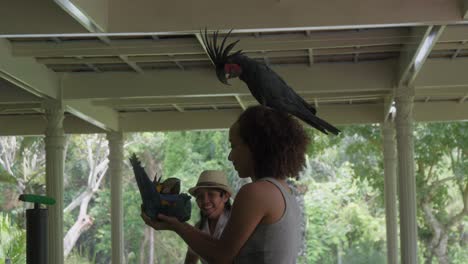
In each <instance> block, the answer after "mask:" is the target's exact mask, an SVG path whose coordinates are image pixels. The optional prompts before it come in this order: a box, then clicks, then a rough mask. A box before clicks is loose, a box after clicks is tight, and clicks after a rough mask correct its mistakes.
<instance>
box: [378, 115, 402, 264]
mask: <svg viewBox="0 0 468 264" xmlns="http://www.w3.org/2000/svg"><path fill="white" fill-rule="evenodd" d="M381 128H382V134H383V151H384V153H383V154H384V180H385V181H384V200H385V223H386V227H387V263H388V264H398V226H397V187H396V141H395V129H394V124H393V121H391V120H387V121H385V122H384V123H383V124H381Z"/></svg>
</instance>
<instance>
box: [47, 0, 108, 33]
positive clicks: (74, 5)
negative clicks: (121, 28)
mask: <svg viewBox="0 0 468 264" xmlns="http://www.w3.org/2000/svg"><path fill="white" fill-rule="evenodd" d="M54 2H55V3H56V4H57V5H58V6H60V7H61V8H62V9H63V10H64V11H65V12H67V13H68V14H69V15H70V16H71V17H73V18H74V19H75V20H76V21H77V22H78V23H80V24H81V25H82V26H83V27H84V28H86V29H87V30H88V31H89V32H90V33H102V32H104V31H105V27H106V22H107V10H108V7H107V3H108V2H107V1H70V0H54ZM90 14H93V15H94V18H93V17H92V16H91V15H90ZM96 21H99V22H100V23H97V22H96Z"/></svg>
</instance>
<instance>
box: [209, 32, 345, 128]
mask: <svg viewBox="0 0 468 264" xmlns="http://www.w3.org/2000/svg"><path fill="white" fill-rule="evenodd" d="M231 31H232V30H231ZM231 31H229V33H228V34H227V35H226V36H225V37H224V39H223V41H222V43H221V45H218V32H217V31H216V32H215V33H214V34H213V38H212V40H211V41H210V39H209V38H208V33H207V30H206V29H205V34H201V35H202V40H203V42H204V44H205V46H206V49H207V53H208V55H209V56H210V59H211V60H212V62H213V63H214V65H215V67H216V76H217V77H218V80H219V81H221V82H222V83H224V84H226V85H229V83H228V81H227V80H228V79H230V78H237V77H238V78H239V79H241V80H242V81H243V82H245V83H246V84H247V87H248V88H249V90H250V93H251V94H252V95H253V97H255V99H256V100H257V101H258V102H259V103H260V104H261V105H264V106H268V107H271V108H273V109H276V110H279V111H282V112H287V113H289V114H291V115H294V116H296V117H297V118H299V119H301V120H302V121H304V122H306V123H307V124H309V125H310V126H312V127H314V128H316V129H318V130H320V131H321V132H323V133H325V134H328V133H332V134H335V135H337V134H338V133H339V132H340V130H338V129H337V128H336V127H334V126H332V125H331V124H329V123H327V122H326V121H324V120H322V119H320V118H319V117H317V116H316V115H315V114H316V110H315V108H314V107H313V106H311V105H310V104H308V103H307V102H306V101H305V100H304V99H302V98H301V97H300V96H299V95H298V94H297V93H296V92H295V91H294V90H293V89H292V88H291V87H289V85H288V84H287V83H286V82H285V81H284V80H283V79H282V78H281V77H280V76H279V75H278V74H276V73H275V72H274V71H273V70H272V69H270V67H268V66H267V65H265V64H264V63H260V62H257V61H255V60H253V59H251V58H249V57H247V56H245V55H244V54H243V53H242V50H239V51H236V52H234V53H232V54H229V53H230V52H231V50H232V49H233V48H234V46H235V45H236V44H237V43H238V42H239V40H237V41H235V42H232V43H230V44H229V45H227V46H226V47H225V44H226V40H227V38H228V37H229V35H230V33H231Z"/></svg>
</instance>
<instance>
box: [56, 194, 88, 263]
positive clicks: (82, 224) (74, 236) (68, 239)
mask: <svg viewBox="0 0 468 264" xmlns="http://www.w3.org/2000/svg"><path fill="white" fill-rule="evenodd" d="M86 194H87V195H86V197H85V198H84V199H83V200H82V202H81V205H80V213H79V215H78V217H77V219H76V222H75V224H74V225H73V226H72V227H71V228H70V230H68V232H67V234H66V235H65V238H64V241H63V250H64V253H63V254H64V256H65V257H66V256H68V254H70V252H71V250H72V249H73V247H74V246H75V244H76V241H77V240H78V238H80V236H81V234H82V233H83V232H84V231H86V230H88V229H89V228H90V227H91V226H92V225H93V219H92V218H91V216H89V215H88V214H87V210H88V209H87V208H88V204H89V201H91V198H92V196H93V194H94V192H90V191H87V192H86Z"/></svg>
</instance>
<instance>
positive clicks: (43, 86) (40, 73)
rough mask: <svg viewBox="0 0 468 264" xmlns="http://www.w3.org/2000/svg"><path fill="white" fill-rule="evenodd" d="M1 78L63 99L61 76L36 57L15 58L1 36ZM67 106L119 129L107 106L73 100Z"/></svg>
mask: <svg viewBox="0 0 468 264" xmlns="http://www.w3.org/2000/svg"><path fill="white" fill-rule="evenodd" d="M0 77H1V78H3V79H6V80H7V81H8V82H10V83H12V84H13V85H15V86H17V87H19V88H21V89H23V90H24V91H26V92H28V93H31V94H32V95H34V96H37V97H38V98H41V99H47V98H52V99H56V100H61V98H62V97H61V96H62V95H61V86H60V85H61V84H60V79H61V77H62V76H59V75H57V74H56V73H54V72H52V71H51V70H49V69H47V68H46V67H45V66H44V65H41V64H38V63H37V62H35V61H34V60H33V59H30V58H14V57H12V56H11V53H10V51H9V47H8V41H6V40H1V39H0ZM29 98H30V97H29ZM28 100H29V99H28ZM65 106H66V107H67V110H68V111H69V112H71V113H73V114H75V115H76V116H79V117H80V118H83V120H86V121H88V122H90V123H91V124H94V125H97V126H98V127H100V128H102V129H112V130H115V129H117V128H118V118H117V114H116V113H114V115H112V112H113V110H110V108H108V107H96V106H93V105H90V104H84V103H77V102H74V101H68V102H65Z"/></svg>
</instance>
